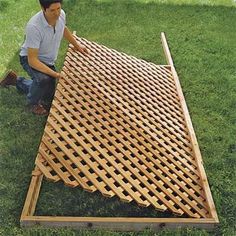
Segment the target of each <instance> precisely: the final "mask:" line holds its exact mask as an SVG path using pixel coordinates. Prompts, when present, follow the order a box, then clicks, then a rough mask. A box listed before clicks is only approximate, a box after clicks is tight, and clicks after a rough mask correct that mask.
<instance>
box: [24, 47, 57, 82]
mask: <svg viewBox="0 0 236 236" xmlns="http://www.w3.org/2000/svg"><path fill="white" fill-rule="evenodd" d="M28 63H29V65H30V66H31V67H32V68H34V69H36V70H38V71H40V72H42V73H44V74H47V75H50V76H52V77H54V78H57V79H59V78H60V77H61V74H60V73H58V72H55V71H54V70H52V69H50V68H49V67H48V66H47V65H45V64H43V63H42V62H41V61H40V60H39V59H38V49H36V48H28Z"/></svg>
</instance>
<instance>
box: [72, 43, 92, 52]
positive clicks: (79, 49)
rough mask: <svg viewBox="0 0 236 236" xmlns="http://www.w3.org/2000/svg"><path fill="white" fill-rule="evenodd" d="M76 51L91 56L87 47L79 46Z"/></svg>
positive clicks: (75, 48)
mask: <svg viewBox="0 0 236 236" xmlns="http://www.w3.org/2000/svg"><path fill="white" fill-rule="evenodd" d="M73 49H74V50H76V51H78V52H81V53H83V54H84V55H86V54H89V51H88V49H87V48H86V47H84V46H82V45H79V44H77V45H76V47H74V48H73Z"/></svg>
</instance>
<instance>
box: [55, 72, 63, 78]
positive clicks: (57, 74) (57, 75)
mask: <svg viewBox="0 0 236 236" xmlns="http://www.w3.org/2000/svg"><path fill="white" fill-rule="evenodd" d="M62 77H63V75H62V73H59V72H55V76H54V78H55V79H61V78H62Z"/></svg>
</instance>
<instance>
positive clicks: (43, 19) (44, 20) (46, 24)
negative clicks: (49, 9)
mask: <svg viewBox="0 0 236 236" xmlns="http://www.w3.org/2000/svg"><path fill="white" fill-rule="evenodd" d="M40 17H41V19H42V22H43V26H44V27H52V26H51V25H49V24H48V22H47V20H46V18H45V16H44V14H43V11H42V10H41V11H40Z"/></svg>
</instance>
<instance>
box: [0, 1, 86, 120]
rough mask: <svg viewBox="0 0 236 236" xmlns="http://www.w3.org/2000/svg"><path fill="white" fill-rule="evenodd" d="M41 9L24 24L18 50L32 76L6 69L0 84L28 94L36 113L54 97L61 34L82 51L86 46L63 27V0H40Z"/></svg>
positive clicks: (49, 103) (45, 109)
mask: <svg viewBox="0 0 236 236" xmlns="http://www.w3.org/2000/svg"><path fill="white" fill-rule="evenodd" d="M39 2H40V5H41V9H42V10H41V11H40V12H38V13H37V14H36V15H34V16H33V17H32V18H31V19H30V20H29V22H28V23H27V26H26V35H25V36H26V37H25V41H24V43H23V45H22V47H21V50H20V63H21V65H22V67H23V69H24V70H25V71H26V72H27V73H28V74H29V75H30V77H31V79H30V80H27V79H25V78H24V77H20V76H17V75H16V74H15V73H14V72H13V71H10V72H8V73H7V74H6V75H5V76H4V78H3V80H2V81H1V82H0V86H2V87H6V86H9V85H15V86H16V88H17V89H18V90H19V91H20V92H23V93H25V94H27V100H28V104H29V106H30V109H31V111H32V112H33V113H34V114H36V115H47V114H48V111H47V110H48V109H47V108H49V107H50V105H51V102H52V100H53V96H54V92H55V83H56V79H60V78H61V77H62V74H61V73H60V72H57V71H56V69H55V66H54V64H55V61H56V59H57V54H58V50H59V47H60V42H61V40H62V38H63V37H64V38H65V39H66V40H68V41H69V42H70V43H71V44H72V45H73V46H74V49H75V50H77V51H79V52H81V53H84V54H86V53H88V51H87V49H86V48H85V47H83V46H82V45H80V44H78V42H77V41H76V40H75V38H74V37H73V35H72V33H71V32H70V30H69V29H68V28H67V27H66V16H65V12H64V11H63V10H62V9H61V4H62V0H39Z"/></svg>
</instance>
